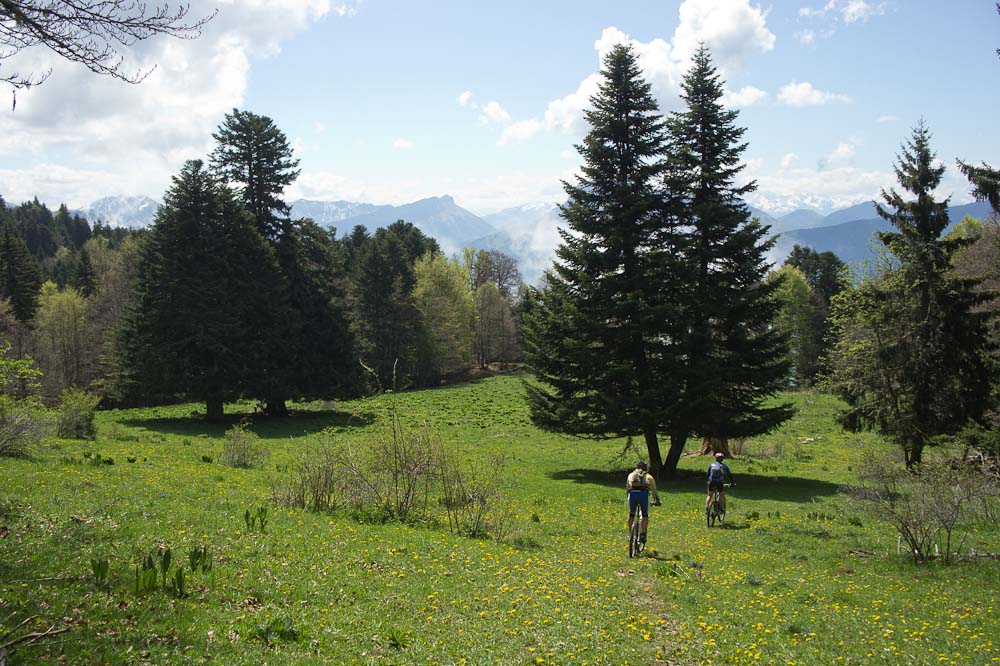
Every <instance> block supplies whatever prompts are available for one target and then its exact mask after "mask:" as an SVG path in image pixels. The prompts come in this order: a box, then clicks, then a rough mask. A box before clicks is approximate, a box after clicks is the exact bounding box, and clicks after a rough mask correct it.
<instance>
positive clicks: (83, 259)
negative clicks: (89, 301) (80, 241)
mask: <svg viewBox="0 0 1000 666" xmlns="http://www.w3.org/2000/svg"><path fill="white" fill-rule="evenodd" d="M70 282H71V284H72V285H73V286H74V287H76V289H77V290H78V291H79V292H80V294H81V295H82V296H83V297H84V298H90V297H91V296H93V295H94V293H95V292H96V291H97V273H95V272H94V264H93V262H91V260H90V253H89V252H87V248H85V247H82V248H80V254H79V255H78V256H77V259H76V267H75V270H74V271H73V276H72V280H71V281H70Z"/></svg>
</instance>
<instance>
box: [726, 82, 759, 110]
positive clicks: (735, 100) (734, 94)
mask: <svg viewBox="0 0 1000 666" xmlns="http://www.w3.org/2000/svg"><path fill="white" fill-rule="evenodd" d="M765 99H767V92H766V91H764V90H761V89H760V88H755V87H753V86H743V87H742V88H740V89H739V90H736V91H733V90H727V91H726V92H725V94H724V95H723V96H722V103H723V104H725V105H726V106H729V107H735V106H753V105H754V104H757V103H758V102H763V101H764V100H765Z"/></svg>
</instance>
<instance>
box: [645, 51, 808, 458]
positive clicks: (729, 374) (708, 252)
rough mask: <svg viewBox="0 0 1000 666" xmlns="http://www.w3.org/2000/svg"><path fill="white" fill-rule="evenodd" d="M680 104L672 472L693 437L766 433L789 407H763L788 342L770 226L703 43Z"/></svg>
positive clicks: (671, 161) (673, 151)
mask: <svg viewBox="0 0 1000 666" xmlns="http://www.w3.org/2000/svg"><path fill="white" fill-rule="evenodd" d="M681 90H682V92H681V99H682V100H683V102H684V104H685V106H686V109H685V110H683V111H680V112H676V113H673V114H672V116H671V119H670V122H669V126H668V127H669V130H668V131H669V158H668V160H667V161H668V171H667V175H666V190H667V192H668V195H669V196H668V200H669V204H670V209H671V213H672V214H673V215H674V216H676V217H677V218H678V221H679V223H680V224H681V225H682V228H683V229H684V230H685V234H686V242H685V246H684V272H683V279H682V282H681V284H678V285H677V288H678V289H681V290H682V291H683V292H684V296H683V298H684V301H685V307H684V310H685V311H684V315H683V320H684V325H685V327H686V331H685V334H684V335H685V339H686V340H685V346H686V349H685V353H684V357H685V358H686V363H685V367H684V369H683V371H682V373H681V375H680V376H679V377H678V381H679V383H680V384H681V385H682V387H683V388H682V390H683V399H682V401H683V407H682V408H681V409H680V410H679V415H680V416H679V418H676V419H674V421H673V423H672V424H671V430H670V451H669V453H668V455H667V460H666V465H665V466H666V469H667V471H668V473H673V471H674V470H675V469H676V467H677V462H678V460H679V459H680V455H681V452H682V451H683V450H684V445H685V443H686V441H687V439H688V438H689V437H690V436H691V435H700V436H701V437H705V438H713V439H714V438H722V439H724V438H729V437H740V436H746V435H753V434H758V433H761V432H766V431H768V430H770V429H772V428H774V427H776V426H777V425H778V424H780V423H782V422H783V421H785V420H786V419H788V418H790V416H791V414H792V409H791V407H790V405H787V404H782V405H777V406H765V401H766V400H767V399H768V398H770V397H771V396H773V395H774V394H775V392H777V391H778V390H780V389H781V388H783V387H784V383H785V380H786V378H787V376H788V371H789V364H788V360H787V344H786V340H785V338H784V336H783V335H782V334H780V333H779V332H777V331H776V330H775V329H774V328H773V326H772V324H773V322H774V320H775V317H776V316H777V313H778V309H779V304H778V303H777V301H776V299H775V298H774V290H775V289H776V287H777V284H776V283H773V282H772V283H768V282H766V281H765V280H764V277H765V275H766V273H767V271H768V268H769V264H768V263H767V260H766V257H765V253H766V252H767V250H768V248H770V247H771V245H772V244H773V241H768V240H766V236H767V227H763V226H761V225H760V223H759V222H758V221H757V220H756V219H755V218H752V216H751V214H750V211H749V210H748V208H747V206H746V204H745V203H744V201H743V197H744V196H745V195H746V194H748V193H750V192H752V191H753V190H754V189H755V187H756V184H755V183H753V182H750V183H747V184H744V185H738V184H737V177H738V175H739V173H740V172H741V171H742V170H743V165H742V163H741V156H742V154H743V151H744V150H745V149H746V144H745V143H743V135H744V132H745V130H744V129H743V128H741V127H737V126H736V119H737V116H738V114H737V112H736V111H732V110H727V109H725V108H724V107H723V105H722V96H723V93H724V87H723V81H722V80H721V77H720V76H719V75H718V74H717V72H716V69H715V67H714V66H713V65H712V62H711V57H710V55H709V52H708V50H707V49H706V48H705V47H704V46H702V47H700V48H699V49H698V51H697V52H696V53H695V55H694V58H693V62H692V66H691V69H690V70H689V71H688V73H687V75H686V76H685V77H684V81H683V83H682V84H681Z"/></svg>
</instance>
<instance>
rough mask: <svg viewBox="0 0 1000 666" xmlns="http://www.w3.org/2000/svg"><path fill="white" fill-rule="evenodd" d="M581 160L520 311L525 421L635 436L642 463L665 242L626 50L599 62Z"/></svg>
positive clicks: (648, 439)
mask: <svg viewBox="0 0 1000 666" xmlns="http://www.w3.org/2000/svg"><path fill="white" fill-rule="evenodd" d="M591 104H592V105H593V109H592V110H589V111H587V112H586V118H587V121H588V122H589V123H590V127H591V129H590V132H589V133H588V134H587V136H586V137H585V139H584V141H583V144H582V145H580V146H578V147H577V149H578V150H579V151H580V154H581V156H582V157H583V159H584V165H583V168H582V174H581V175H580V176H578V177H577V180H576V182H575V183H572V184H571V183H565V184H564V187H565V190H566V194H567V202H566V204H565V205H563V206H562V207H561V215H562V217H563V219H564V220H565V221H566V223H567V225H568V226H569V229H568V230H561V232H560V233H561V235H562V244H561V245H560V246H559V248H558V249H557V251H556V254H557V257H558V260H557V261H556V263H555V266H554V270H553V271H552V272H551V273H548V274H547V275H546V281H547V285H546V287H545V288H544V289H542V290H541V291H535V292H533V293H532V295H531V296H530V297H529V298H528V303H526V304H525V307H524V309H523V312H524V314H523V317H524V324H525V349H526V353H527V358H528V362H529V364H530V366H531V368H532V371H533V372H534V374H535V377H537V378H538V379H539V380H541V382H540V383H538V384H529V385H527V390H528V400H529V405H530V408H531V418H532V420H533V421H534V422H535V423H536V424H537V425H539V426H541V427H542V428H545V429H548V430H554V431H560V432H567V433H571V434H574V435H578V436H584V437H595V438H603V437H617V436H640V437H642V438H643V439H644V441H645V445H646V450H647V453H648V455H649V460H650V464H651V467H652V469H653V470H654V471H658V470H659V468H660V463H661V455H660V448H659V440H658V435H657V433H658V432H661V431H663V430H664V429H666V428H667V427H668V426H669V423H670V419H671V414H672V409H673V407H674V406H675V402H676V395H675V384H674V381H673V380H674V378H673V371H672V369H671V364H672V362H673V360H674V358H675V350H674V349H673V348H672V347H673V344H672V342H671V340H672V339H675V338H676V336H674V335H671V333H670V331H671V326H672V323H673V321H674V318H673V317H672V316H671V303H670V301H669V300H668V299H669V298H670V297H671V294H672V290H671V285H672V284H673V283H674V280H675V277H674V276H673V274H672V272H671V271H672V269H673V268H674V267H675V266H676V260H675V258H674V256H675V252H676V249H677V248H676V247H672V240H671V239H672V238H673V237H674V236H675V235H676V234H675V232H674V230H673V228H672V227H671V225H670V224H669V223H668V221H667V220H666V219H665V218H664V215H663V206H662V201H663V196H662V193H661V191H660V185H659V183H660V181H661V177H662V173H663V153H664V148H665V133H664V122H663V120H662V118H661V117H660V115H659V113H658V109H657V105H656V102H655V100H654V99H653V97H652V94H651V92H650V86H649V84H648V83H646V82H645V81H643V80H642V77H641V74H640V71H639V67H638V64H637V62H636V56H635V53H634V52H633V51H632V50H631V49H630V48H628V47H626V46H617V47H615V48H614V49H613V50H612V51H611V53H609V54H608V56H607V57H606V58H605V61H604V67H603V70H602V72H601V81H600V84H599V88H598V92H597V94H596V95H595V96H594V97H592V98H591Z"/></svg>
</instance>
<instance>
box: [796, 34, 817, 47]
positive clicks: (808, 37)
mask: <svg viewBox="0 0 1000 666" xmlns="http://www.w3.org/2000/svg"><path fill="white" fill-rule="evenodd" d="M795 38H796V39H797V40H799V44H805V45H806V46H809V45H810V44H813V43H815V42H816V33H815V32H813V31H812V30H799V31H798V32H797V33H795Z"/></svg>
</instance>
